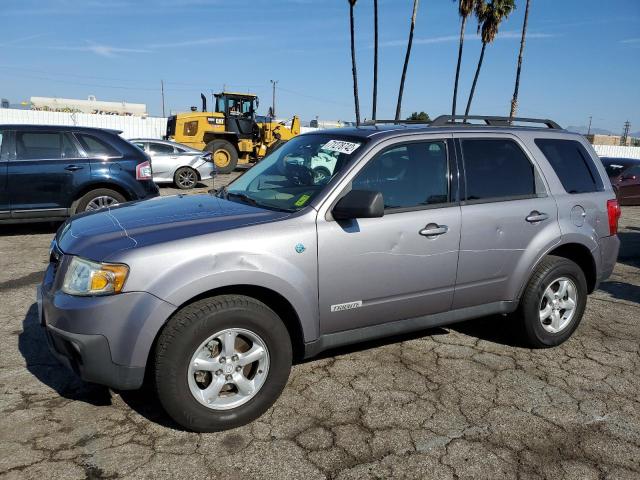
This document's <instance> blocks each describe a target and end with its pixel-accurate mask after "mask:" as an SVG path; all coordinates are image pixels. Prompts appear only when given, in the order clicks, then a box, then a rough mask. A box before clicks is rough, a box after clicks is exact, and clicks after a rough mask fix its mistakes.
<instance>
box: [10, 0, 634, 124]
mask: <svg viewBox="0 0 640 480" xmlns="http://www.w3.org/2000/svg"><path fill="white" fill-rule="evenodd" d="M372 3H373V2H372V1H371V0H359V2H358V4H357V6H356V28H357V59H358V68H359V78H360V92H361V109H362V112H363V113H362V116H363V117H368V116H370V114H371V77H372V74H371V72H372V56H373V49H372V45H373V31H372V23H373V8H372ZM379 3H380V37H381V38H380V41H381V48H380V74H379V75H380V76H379V106H378V112H379V113H378V118H391V117H392V116H393V113H394V112H395V101H396V96H397V89H398V84H399V78H400V73H401V68H402V62H403V59H404V49H405V45H406V38H407V35H408V27H409V17H410V15H411V8H412V1H411V0H379ZM516 3H517V7H518V8H517V10H516V11H515V12H514V13H513V14H512V15H511V16H510V17H509V19H508V20H507V21H506V22H504V23H503V25H502V26H501V30H500V34H499V35H498V39H497V40H496V42H495V43H494V44H492V45H490V46H489V47H488V49H487V53H486V56H485V63H484V66H483V70H482V73H481V75H480V80H479V83H478V87H477V93H476V98H475V100H474V104H473V107H472V113H483V114H506V113H507V112H508V106H509V101H510V98H511V95H512V92H513V81H514V77H515V67H516V60H517V53H518V47H519V32H520V28H521V25H522V20H523V16H524V6H525V1H524V0H517V1H516ZM605 3H606V8H605V7H603V5H604V4H605ZM348 10H349V9H348V3H347V0H315V1H313V0H280V1H278V0H112V1H106V0H77V1H74V0H2V1H1V2H0V18H1V19H2V25H3V26H2V28H1V29H0V52H2V53H1V54H0V97H4V98H8V99H9V100H10V101H11V102H12V103H17V102H19V101H22V100H28V98H29V97H30V96H58V97H72V98H86V97H87V95H91V94H93V95H96V96H97V97H98V98H99V99H102V100H116V101H118V100H124V101H130V102H142V103H146V104H147V106H148V110H149V112H150V113H151V114H152V115H158V114H160V112H161V101H160V80H161V79H163V80H164V81H165V97H166V105H167V109H168V110H169V109H170V110H174V111H181V110H184V109H187V108H188V107H189V106H190V105H199V94H200V92H201V91H202V92H206V93H208V94H210V93H211V92H212V91H218V90H220V89H221V88H222V86H223V85H227V87H228V88H232V89H234V90H242V91H247V90H250V91H252V92H255V93H258V94H259V95H260V96H261V98H262V104H261V109H260V110H261V111H263V112H265V113H266V109H267V107H268V105H269V104H270V98H271V90H270V84H269V80H270V79H276V80H279V82H280V83H279V87H280V88H279V91H278V105H277V107H278V114H279V115H282V116H284V115H287V116H289V115H292V114H294V113H298V114H299V115H301V116H302V117H303V119H307V120H310V119H312V118H314V117H315V116H316V115H318V116H319V117H320V118H321V119H330V120H335V119H344V120H349V119H352V118H353V117H354V114H353V99H352V83H351V66H350V61H351V60H350V55H349V20H348ZM458 32H459V18H458V15H457V8H456V5H455V4H454V2H452V1H449V0H421V2H420V10H419V14H418V19H417V25H416V32H415V41H414V49H413V52H412V58H411V64H410V67H409V72H408V77H407V84H406V90H405V96H404V101H403V116H405V115H408V114H410V113H411V111H414V110H425V111H427V112H428V113H429V114H430V115H432V116H434V115H438V114H441V113H448V112H450V108H451V106H450V105H451V94H452V83H453V76H454V68H455V61H456V55H457V39H458ZM465 46H466V48H465V52H464V58H463V71H462V81H461V85H460V89H461V95H460V99H459V105H460V104H462V108H463V107H464V103H465V101H466V95H467V92H468V90H469V87H470V84H471V80H472V75H473V72H474V69H475V65H476V62H477V58H478V55H479V50H480V42H479V41H478V38H477V36H476V35H475V20H472V21H470V22H469V25H468V28H467V37H466V43H465ZM639 57H640V1H639V0H609V1H607V2H602V1H596V0H583V1H579V0H532V6H531V12H530V17H529V36H528V41H527V46H526V50H525V59H524V65H523V73H522V81H521V89H520V109H519V114H521V115H527V116H543V117H550V118H553V119H556V120H557V121H559V122H560V123H561V124H563V125H586V124H587V123H588V117H589V115H593V125H594V126H596V127H601V128H607V129H610V130H612V131H614V132H620V131H621V130H622V126H623V123H624V121H625V120H629V121H631V130H632V131H637V130H640V89H639V87H638V85H640V61H639Z"/></svg>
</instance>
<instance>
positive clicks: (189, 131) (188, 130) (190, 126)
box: [182, 121, 198, 137]
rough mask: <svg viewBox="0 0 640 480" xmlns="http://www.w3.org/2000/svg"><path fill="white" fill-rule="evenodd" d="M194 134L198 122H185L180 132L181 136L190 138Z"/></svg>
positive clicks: (196, 131)
mask: <svg viewBox="0 0 640 480" xmlns="http://www.w3.org/2000/svg"><path fill="white" fill-rule="evenodd" d="M196 133H198V122H197V121H193V122H186V123H185V124H184V128H183V131H182V134H183V135H186V136H188V137H192V136H194V135H195V134H196Z"/></svg>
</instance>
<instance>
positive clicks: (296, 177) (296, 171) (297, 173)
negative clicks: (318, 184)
mask: <svg viewBox="0 0 640 480" xmlns="http://www.w3.org/2000/svg"><path fill="white" fill-rule="evenodd" d="M285 175H286V176H287V180H289V181H290V182H291V183H293V184H294V185H301V186H308V185H313V183H314V182H313V180H314V173H313V170H311V169H310V168H309V167H307V166H305V165H300V164H296V163H290V164H287V166H286V168H285Z"/></svg>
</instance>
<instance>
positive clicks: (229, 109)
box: [215, 92, 259, 139]
mask: <svg viewBox="0 0 640 480" xmlns="http://www.w3.org/2000/svg"><path fill="white" fill-rule="evenodd" d="M215 97H216V112H217V113H222V114H223V115H224V117H225V119H226V123H227V131H229V132H233V133H235V134H236V135H237V136H238V138H240V139H249V138H254V137H256V136H257V135H258V133H259V132H258V131H257V126H256V110H257V109H258V97H256V96H255V95H251V94H241V93H227V92H223V93H218V94H216V96H215Z"/></svg>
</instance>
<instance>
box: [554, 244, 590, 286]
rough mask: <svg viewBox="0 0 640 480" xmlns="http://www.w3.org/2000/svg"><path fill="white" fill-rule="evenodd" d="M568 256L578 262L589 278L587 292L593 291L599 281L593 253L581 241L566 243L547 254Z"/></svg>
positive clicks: (568, 258) (567, 257)
mask: <svg viewBox="0 0 640 480" xmlns="http://www.w3.org/2000/svg"><path fill="white" fill-rule="evenodd" d="M548 255H554V256H556V257H562V258H566V259H567V260H571V261H572V262H574V263H576V264H577V265H578V266H579V267H580V269H581V270H582V271H583V272H584V276H585V278H586V279H587V292H588V293H592V292H593V291H594V290H595V287H596V283H597V269H596V268H597V267H596V262H595V259H594V258H593V254H592V253H591V251H590V250H589V248H587V247H586V246H585V245H583V244H581V243H564V244H562V245H559V246H557V247H556V248H554V249H553V250H551V251H550V252H549V253H547V255H545V256H548Z"/></svg>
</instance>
